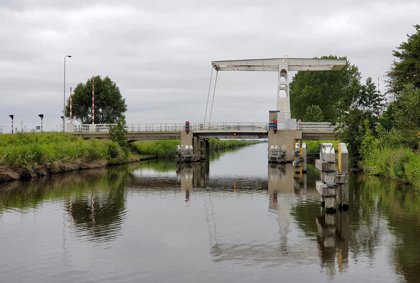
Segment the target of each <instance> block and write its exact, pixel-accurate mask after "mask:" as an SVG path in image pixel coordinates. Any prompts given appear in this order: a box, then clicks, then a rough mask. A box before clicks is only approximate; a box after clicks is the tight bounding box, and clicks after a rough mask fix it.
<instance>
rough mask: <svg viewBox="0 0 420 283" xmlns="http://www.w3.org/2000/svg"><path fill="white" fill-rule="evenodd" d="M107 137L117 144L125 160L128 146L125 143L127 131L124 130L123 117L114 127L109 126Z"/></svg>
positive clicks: (126, 142)
mask: <svg viewBox="0 0 420 283" xmlns="http://www.w3.org/2000/svg"><path fill="white" fill-rule="evenodd" d="M109 136H110V138H111V140H112V141H114V142H116V143H117V144H119V146H120V147H121V149H122V150H123V152H124V158H125V159H126V160H127V159H128V150H129V145H128V141H127V129H126V124H125V118H124V116H122V117H120V118H119V119H118V122H117V124H116V125H111V126H110V127H109Z"/></svg>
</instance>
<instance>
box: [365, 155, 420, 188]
mask: <svg viewBox="0 0 420 283" xmlns="http://www.w3.org/2000/svg"><path fill="white" fill-rule="evenodd" d="M362 168H363V170H364V172H366V173H367V174H371V175H378V176H384V177H388V178H391V179H393V180H397V181H400V182H404V183H409V184H412V185H413V186H414V187H415V188H416V189H420V154H419V153H418V152H413V151H412V150H411V149H409V148H406V147H400V148H390V147H384V148H376V149H374V150H372V151H371V152H370V153H369V154H368V155H367V156H365V158H364V159H363V161H362Z"/></svg>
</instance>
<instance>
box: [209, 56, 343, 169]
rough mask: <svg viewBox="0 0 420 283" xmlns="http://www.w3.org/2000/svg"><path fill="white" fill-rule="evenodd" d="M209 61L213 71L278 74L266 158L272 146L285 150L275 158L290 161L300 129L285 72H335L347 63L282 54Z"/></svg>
mask: <svg viewBox="0 0 420 283" xmlns="http://www.w3.org/2000/svg"><path fill="white" fill-rule="evenodd" d="M211 64H212V67H213V68H214V69H215V70H216V71H217V72H219V71H264V72H277V73H278V85H277V110H276V111H270V114H269V122H270V123H273V121H275V122H276V123H275V124H276V129H273V128H270V129H269V131H268V148H269V160H270V148H273V150H274V151H276V150H277V149H279V148H280V149H281V148H283V149H284V150H285V152H284V158H281V159H279V160H281V162H283V161H285V162H290V161H292V160H293V149H294V141H295V140H300V139H302V132H301V131H299V129H297V124H296V119H292V117H291V111H290V97H289V72H291V71H295V72H296V71H338V70H341V69H343V68H344V67H345V66H346V64H347V62H346V60H345V59H317V58H288V57H283V58H266V59H242V60H222V61H212V63H211ZM216 78H217V76H216ZM210 115H211V114H210ZM277 125H278V128H277ZM277 151H278V150H277ZM276 154H278V153H276Z"/></svg>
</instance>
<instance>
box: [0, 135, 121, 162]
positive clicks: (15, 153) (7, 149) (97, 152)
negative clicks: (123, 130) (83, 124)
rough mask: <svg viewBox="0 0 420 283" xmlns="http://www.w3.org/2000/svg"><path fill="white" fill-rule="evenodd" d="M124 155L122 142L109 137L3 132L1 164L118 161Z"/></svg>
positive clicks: (0, 147) (1, 138) (0, 146)
mask: <svg viewBox="0 0 420 283" xmlns="http://www.w3.org/2000/svg"><path fill="white" fill-rule="evenodd" d="M111 155H112V156H111ZM122 159H123V151H122V150H121V148H120V146H119V145H118V144H117V143H115V142H112V141H107V140H83V139H81V138H79V137H75V136H73V135H68V134H64V133H30V134H15V135H0V166H5V167H14V168H21V167H35V166H38V165H46V164H51V163H54V162H76V161H94V160H107V161H108V162H116V161H121V160H122Z"/></svg>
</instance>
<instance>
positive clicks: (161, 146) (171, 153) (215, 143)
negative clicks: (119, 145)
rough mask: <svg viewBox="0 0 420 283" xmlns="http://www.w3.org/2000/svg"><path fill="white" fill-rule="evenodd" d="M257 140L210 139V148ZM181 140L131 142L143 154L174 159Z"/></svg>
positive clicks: (232, 146)
mask: <svg viewBox="0 0 420 283" xmlns="http://www.w3.org/2000/svg"><path fill="white" fill-rule="evenodd" d="M256 142H257V141H245V140H219V139H209V146H210V150H212V151H216V150H229V149H235V148H240V147H244V146H247V145H251V144H255V143H256ZM180 144H181V142H180V141H179V140H167V141H137V142H134V143H132V144H131V148H132V149H133V150H134V151H135V152H136V153H137V154H141V155H154V156H156V157H157V158H162V159H173V158H175V157H176V149H177V146H178V145H180Z"/></svg>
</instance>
